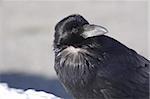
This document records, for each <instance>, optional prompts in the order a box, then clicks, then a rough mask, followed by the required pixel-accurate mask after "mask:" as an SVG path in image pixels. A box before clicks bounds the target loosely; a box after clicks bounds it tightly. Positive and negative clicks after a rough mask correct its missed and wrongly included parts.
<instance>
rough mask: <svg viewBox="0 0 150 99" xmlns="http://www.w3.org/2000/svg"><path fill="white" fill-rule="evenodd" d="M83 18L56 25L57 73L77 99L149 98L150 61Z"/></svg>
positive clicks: (74, 18)
mask: <svg viewBox="0 0 150 99" xmlns="http://www.w3.org/2000/svg"><path fill="white" fill-rule="evenodd" d="M107 32H108V30H107V29H106V28H104V27H102V26H98V25H94V24H89V22H88V21H87V20H86V19H84V18H83V17H82V16H81V15H78V14H73V15H70V16H68V17H65V18H64V19H62V20H61V21H60V22H58V23H57V24H56V26H55V35H54V38H55V39H54V52H55V65H54V68H55V71H56V73H57V75H58V78H59V80H60V81H61V82H62V84H63V85H64V87H65V88H66V90H67V91H68V92H69V93H70V94H71V95H72V96H73V97H74V98H75V99H148V98H149V67H150V61H149V60H147V59H146V58H144V57H143V56H141V55H139V54H138V53H137V52H135V51H134V50H132V49H130V48H128V47H127V46H125V45H123V44H122V43H120V42H119V41H117V40H115V39H113V38H111V37H109V36H106V35H104V34H105V33H107Z"/></svg>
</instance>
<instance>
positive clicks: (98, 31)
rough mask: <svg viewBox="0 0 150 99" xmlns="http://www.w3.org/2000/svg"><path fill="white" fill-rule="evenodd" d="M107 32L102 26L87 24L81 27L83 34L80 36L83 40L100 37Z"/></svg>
mask: <svg viewBox="0 0 150 99" xmlns="http://www.w3.org/2000/svg"><path fill="white" fill-rule="evenodd" d="M107 32H108V30H107V29H106V28H104V27H102V26H98V25H93V24H88V25H84V26H83V33H82V34H81V36H82V37H84V38H89V37H94V36H100V35H104V34H105V33H107Z"/></svg>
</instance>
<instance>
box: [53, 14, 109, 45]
mask: <svg viewBox="0 0 150 99" xmlns="http://www.w3.org/2000/svg"><path fill="white" fill-rule="evenodd" d="M107 32H108V31H107V29H106V28H104V27H102V26H98V25H93V24H89V22H88V21H87V20H86V19H84V18H83V17H82V16H81V15H78V14H74V15H70V16H68V17H66V18H64V19H62V20H61V21H60V22H58V23H57V24H56V26H55V40H54V47H58V46H59V47H60V46H74V47H75V46H77V45H79V44H80V43H81V42H82V41H84V40H85V39H87V38H90V37H93V36H99V35H103V34H105V33H107Z"/></svg>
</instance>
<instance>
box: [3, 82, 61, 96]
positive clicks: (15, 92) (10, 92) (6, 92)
mask: <svg viewBox="0 0 150 99" xmlns="http://www.w3.org/2000/svg"><path fill="white" fill-rule="evenodd" d="M10 98H11V99H62V98H59V97H56V96H54V95H53V94H48V93H46V92H43V91H35V90H33V89H28V90H25V91H24V90H21V89H14V88H9V87H8V86H7V84H5V83H0V99H10Z"/></svg>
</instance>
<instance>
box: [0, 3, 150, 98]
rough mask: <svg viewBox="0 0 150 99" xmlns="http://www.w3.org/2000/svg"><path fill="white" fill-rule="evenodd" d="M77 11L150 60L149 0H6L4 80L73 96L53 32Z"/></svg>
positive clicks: (0, 56)
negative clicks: (57, 59)
mask: <svg viewBox="0 0 150 99" xmlns="http://www.w3.org/2000/svg"><path fill="white" fill-rule="evenodd" d="M74 13H76V14H81V15H83V17H85V18H86V19H87V20H88V21H89V22H90V23H92V24H97V25H101V26H104V27H106V28H107V29H108V30H109V33H108V34H107V35H109V36H111V37H113V38H115V39H117V40H119V41H120V42H122V43H123V44H125V45H127V46H128V47H130V48H132V49H134V50H136V51H137V52H138V53H139V54H141V55H143V56H145V57H146V58H149V59H150V52H148V51H150V47H149V46H150V43H149V42H148V41H150V40H149V39H150V38H149V36H150V35H148V1H146V0H143V1H139V0H138V1H125V0H120V1H112V0H109V1H101V0H100V1H95V0H84V1H79V0H77V1H76V0H74V1H42V0H38V1H36V0H34V1H30V0H20V1H19V0H18V1H16V0H12V1H9V0H1V1H0V82H5V83H8V85H9V87H13V88H14V87H15V88H21V89H28V88H34V89H36V90H42V91H46V92H49V93H53V94H54V95H57V96H60V97H63V98H65V99H71V96H69V95H68V94H66V92H65V90H64V88H63V87H62V86H61V84H60V82H59V81H58V79H57V76H56V74H55V71H54V68H53V66H54V53H53V35H54V27H55V25H56V23H57V22H58V21H60V20H61V19H62V18H64V17H66V16H68V15H70V14H74ZM148 45H149V46H148Z"/></svg>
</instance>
